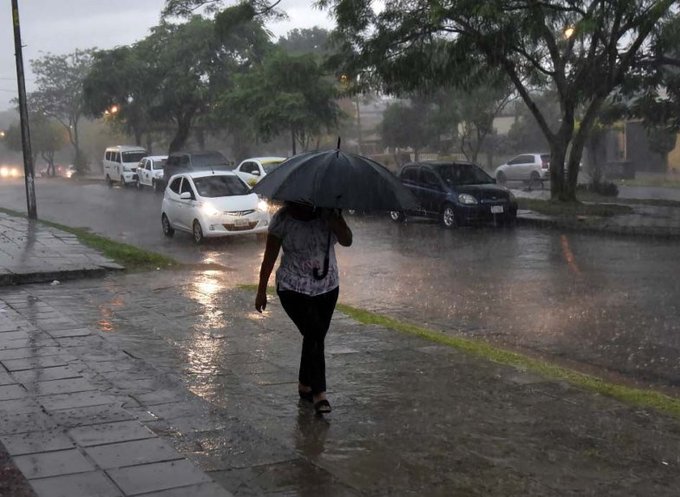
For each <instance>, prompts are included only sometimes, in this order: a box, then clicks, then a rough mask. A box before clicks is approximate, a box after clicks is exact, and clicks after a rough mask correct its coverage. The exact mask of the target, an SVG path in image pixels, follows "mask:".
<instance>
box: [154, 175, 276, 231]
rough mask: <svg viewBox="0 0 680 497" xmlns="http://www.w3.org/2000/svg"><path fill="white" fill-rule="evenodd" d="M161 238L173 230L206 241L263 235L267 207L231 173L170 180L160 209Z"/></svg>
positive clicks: (265, 225)
mask: <svg viewBox="0 0 680 497" xmlns="http://www.w3.org/2000/svg"><path fill="white" fill-rule="evenodd" d="M161 209H162V210H161V222H162V224H163V233H164V234H165V236H172V235H173V234H174V233H175V230H181V231H186V232H189V233H191V234H193V237H194V241H195V242H196V243H201V242H202V241H203V240H204V238H207V237H219V236H231V235H244V234H253V233H255V234H257V233H265V232H266V231H267V228H268V226H269V221H270V215H269V205H268V204H267V202H266V201H264V200H261V199H260V198H259V197H258V196H257V194H255V193H252V192H251V191H250V188H249V187H248V185H246V183H245V182H244V181H243V180H242V179H241V178H239V177H238V176H237V175H236V174H235V173H234V172H232V171H215V172H211V171H200V172H186V173H181V174H176V175H174V176H172V177H171V178H170V181H169V183H168V186H167V188H166V189H165V195H164V197H163V206H162V208H161Z"/></svg>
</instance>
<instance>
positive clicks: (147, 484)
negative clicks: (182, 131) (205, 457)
mask: <svg viewBox="0 0 680 497" xmlns="http://www.w3.org/2000/svg"><path fill="white" fill-rule="evenodd" d="M107 473H108V475H109V476H110V477H111V479H112V480H113V481H114V482H115V483H116V484H117V485H118V486H119V487H120V488H121V489H122V490H123V491H124V492H125V493H126V494H128V495H137V494H142V493H147V492H157V491H159V490H167V489H172V488H176V487H182V486H187V485H192V484H197V483H208V482H210V481H211V479H210V477H208V476H207V475H206V474H205V473H203V472H202V471H200V470H199V469H197V468H196V467H195V466H194V465H193V464H192V463H191V462H189V461H187V460H186V459H183V460H180V461H171V462H161V463H152V464H144V465H141V466H132V467H129V468H121V469H112V470H109V471H107Z"/></svg>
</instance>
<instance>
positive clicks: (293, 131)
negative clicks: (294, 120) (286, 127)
mask: <svg viewBox="0 0 680 497" xmlns="http://www.w3.org/2000/svg"><path fill="white" fill-rule="evenodd" d="M290 138H291V141H292V146H293V154H292V155H296V152H295V128H290Z"/></svg>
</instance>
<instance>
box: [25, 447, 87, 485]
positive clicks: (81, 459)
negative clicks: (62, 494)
mask: <svg viewBox="0 0 680 497" xmlns="http://www.w3.org/2000/svg"><path fill="white" fill-rule="evenodd" d="M13 459H14V463H15V464H16V465H17V467H18V468H19V469H20V470H21V472H22V473H23V474H24V476H25V477H26V478H28V479H29V480H30V479H32V478H46V477H48V476H60V475H69V474H73V473H84V472H86V471H93V470H94V469H95V467H94V465H93V464H92V463H91V462H90V461H88V460H87V459H86V458H85V456H83V455H82V454H81V453H80V451H78V450H77V449H69V450H59V451H55V452H43V453H38V454H29V455H24V456H16V457H14V458H13Z"/></svg>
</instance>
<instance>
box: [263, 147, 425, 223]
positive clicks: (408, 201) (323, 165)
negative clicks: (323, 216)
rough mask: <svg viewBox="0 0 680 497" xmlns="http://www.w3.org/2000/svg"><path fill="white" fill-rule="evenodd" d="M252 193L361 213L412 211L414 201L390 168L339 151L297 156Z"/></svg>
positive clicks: (366, 158) (266, 177)
mask: <svg viewBox="0 0 680 497" xmlns="http://www.w3.org/2000/svg"><path fill="white" fill-rule="evenodd" d="M253 191H254V192H255V193H259V194H260V195H263V196H265V197H268V198H271V199H274V200H288V201H292V202H305V203H310V204H312V205H314V206H316V207H327V208H333V209H356V210H363V211H393V210H413V209H417V208H418V204H417V201H416V199H415V198H414V197H413V194H411V192H410V191H408V189H406V188H405V187H404V186H403V185H402V184H401V182H400V181H399V179H398V178H397V177H396V176H395V175H393V174H392V173H391V172H390V171H389V169H387V168H386V167H384V166H382V165H380V164H378V163H377V162H375V161H374V160H372V159H369V158H368V157H363V156H361V155H354V154H346V153H344V152H341V151H339V150H328V151H325V152H310V153H305V154H300V155H296V156H295V157H291V158H290V159H288V160H287V161H285V162H283V163H281V164H280V165H279V166H278V167H276V168H275V169H274V170H273V171H271V172H270V173H268V174H267V175H266V176H265V177H264V178H262V180H260V181H259V182H258V183H257V184H256V185H255V186H254V187H253Z"/></svg>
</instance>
